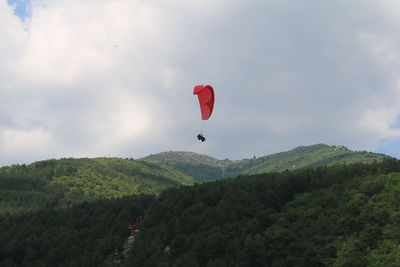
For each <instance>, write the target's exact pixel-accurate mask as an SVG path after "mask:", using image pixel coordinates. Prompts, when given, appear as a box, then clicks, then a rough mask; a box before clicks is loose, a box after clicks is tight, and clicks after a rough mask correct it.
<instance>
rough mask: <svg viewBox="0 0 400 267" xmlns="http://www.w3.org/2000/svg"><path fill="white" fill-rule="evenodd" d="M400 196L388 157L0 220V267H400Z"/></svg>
mask: <svg viewBox="0 0 400 267" xmlns="http://www.w3.org/2000/svg"><path fill="white" fill-rule="evenodd" d="M56 162H57V161H56ZM41 164H44V163H41ZM46 164H50V166H51V165H52V164H54V162H53V161H50V162H46ZM113 164H114V163H113ZM33 166H35V165H33ZM53 167H54V165H53ZM26 168H28V169H29V168H32V166H31V165H29V166H26ZM40 169H44V170H48V169H47V168H43V166H41V167H40ZM49 169H50V168H49ZM53 169H54V168H53ZM107 169H108V168H107ZM2 171H4V170H2ZM71 171H72V170H71ZM45 173H46V172H43V174H45ZM52 175H54V174H52ZM48 177H49V175H48ZM24 189H26V190H27V191H28V192H29V191H31V190H30V187H29V186H28V185H26V186H25V188H24ZM399 195H400V162H399V161H398V160H395V159H392V158H386V159H384V160H383V161H382V162H379V163H378V162H374V163H370V164H361V163H355V164H349V165H347V164H346V165H334V166H324V167H314V168H310V169H299V170H294V171H284V172H277V173H263V174H257V175H243V176H240V177H237V178H230V179H223V180H219V181H216V182H211V183H202V184H195V185H193V186H188V187H180V188H174V187H171V188H169V189H167V190H165V191H163V192H162V193H161V194H160V195H159V197H158V198H157V197H154V196H151V195H138V196H127V197H122V198H117V199H109V200H107V199H103V200H95V201H89V202H86V201H85V202H83V203H79V204H76V205H74V206H70V207H67V208H52V206H50V205H49V207H47V208H45V209H41V210H39V211H32V212H26V213H18V214H10V213H4V214H0V229H1V230H0V266H10V267H13V266H143V267H153V266H156V267H161V266H171V267H189V266H191V267H200V266H207V267H217V266H229V267H239V266H240V267H264V266H304V267H305V266H307V267H313V266H400V249H399V237H400V224H399V223H398V221H399V217H400V206H399V201H400V199H399ZM0 196H1V197H3V194H1V195H0ZM18 197H21V196H18ZM18 197H17V198H18ZM135 216H142V218H143V220H142V224H141V227H140V232H139V233H138V234H137V236H136V238H135V241H134V243H133V246H132V247H131V250H130V252H129V251H128V254H125V253H124V251H127V250H125V248H127V246H126V240H127V238H128V236H129V230H128V228H127V224H128V223H132V222H133V220H134V218H135ZM124 255H127V256H124Z"/></svg>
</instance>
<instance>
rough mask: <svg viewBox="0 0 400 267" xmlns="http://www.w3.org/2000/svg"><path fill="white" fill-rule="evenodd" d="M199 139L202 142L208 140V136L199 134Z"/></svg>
mask: <svg viewBox="0 0 400 267" xmlns="http://www.w3.org/2000/svg"><path fill="white" fill-rule="evenodd" d="M197 139H199V140H200V141H201V142H204V141H206V138H205V137H204V136H203V134H198V135H197Z"/></svg>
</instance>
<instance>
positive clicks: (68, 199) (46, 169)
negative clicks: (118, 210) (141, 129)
mask: <svg viewBox="0 0 400 267" xmlns="http://www.w3.org/2000/svg"><path fill="white" fill-rule="evenodd" d="M194 182H195V180H194V179H193V178H192V177H190V176H187V175H185V174H183V173H181V172H180V171H178V170H176V169H174V168H171V167H167V166H159V165H156V164H152V163H147V162H138V161H135V160H127V159H119V158H95V159H87V158H84V159H61V160H46V161H40V162H35V163H33V164H30V165H13V166H8V167H3V168H0V214H5V213H22V212H26V211H35V210H39V209H42V208H53V207H69V206H71V205H73V204H77V203H81V202H83V201H93V200H97V199H113V198H119V197H122V196H127V195H137V194H159V193H160V192H161V191H163V190H165V189H166V188H169V187H174V186H175V187H176V186H181V185H191V184H193V183H194Z"/></svg>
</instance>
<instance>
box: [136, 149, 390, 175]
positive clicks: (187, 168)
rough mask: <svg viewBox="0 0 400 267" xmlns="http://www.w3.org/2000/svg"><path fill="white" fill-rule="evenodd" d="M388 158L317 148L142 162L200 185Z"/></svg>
mask: <svg viewBox="0 0 400 267" xmlns="http://www.w3.org/2000/svg"><path fill="white" fill-rule="evenodd" d="M384 157H385V155H383V154H376V153H370V152H366V151H351V150H349V149H347V148H346V147H344V146H328V145H324V144H316V145H311V146H300V147H297V148H295V149H292V150H289V151H286V152H281V153H277V154H272V155H268V156H263V157H259V158H252V159H244V160H234V161H232V160H228V159H226V160H218V159H215V158H212V157H209V156H206V155H201V154H196V153H193V152H172V151H171V152H162V153H159V154H155V155H150V156H147V157H145V158H142V159H141V160H142V161H146V162H152V163H157V164H163V165H167V166H173V167H175V168H177V169H179V170H180V171H182V172H184V173H186V174H188V175H190V176H192V177H194V178H195V179H197V180H198V181H199V182H207V181H214V180H219V179H223V178H228V177H236V176H238V175H243V174H257V173H266V172H280V171H285V170H295V169H300V168H309V167H315V166H326V165H332V164H337V163H347V164H350V163H355V162H360V163H370V162H373V161H381V160H383V158H384Z"/></svg>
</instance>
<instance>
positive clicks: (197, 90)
mask: <svg viewBox="0 0 400 267" xmlns="http://www.w3.org/2000/svg"><path fill="white" fill-rule="evenodd" d="M193 94H194V95H197V97H198V98H199V103H200V110H201V118H202V119H203V120H208V118H210V116H211V113H212V111H213V108H214V99H215V95H214V89H213V88H212V86H211V85H197V86H195V87H194V91H193Z"/></svg>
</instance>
